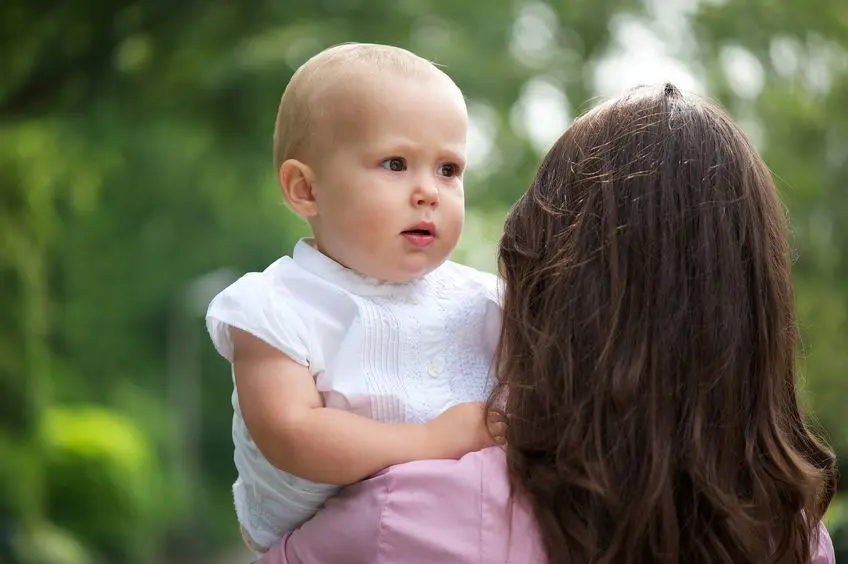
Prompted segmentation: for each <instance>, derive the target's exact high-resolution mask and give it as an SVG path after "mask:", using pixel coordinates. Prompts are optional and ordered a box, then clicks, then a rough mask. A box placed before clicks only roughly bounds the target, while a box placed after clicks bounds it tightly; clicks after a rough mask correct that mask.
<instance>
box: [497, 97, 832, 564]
mask: <svg viewBox="0 0 848 564" xmlns="http://www.w3.org/2000/svg"><path fill="white" fill-rule="evenodd" d="M500 261H501V269H502V275H503V276H504V279H505V282H506V293H505V296H504V325H503V330H502V335H501V349H500V351H501V352H500V355H499V366H500V377H499V383H498V385H497V386H496V389H495V391H494V393H493V396H492V398H490V405H491V406H503V407H504V413H505V415H506V418H507V421H508V430H507V437H506V439H507V447H506V448H507V459H508V465H509V472H510V477H511V480H512V483H513V486H514V488H515V490H516V491H517V492H518V493H519V494H520V495H524V496H527V498H528V499H529V501H530V502H531V504H532V507H533V510H534V514H535V517H536V519H537V521H538V524H539V527H540V530H541V535H542V539H543V541H544V545H545V549H546V552H547V555H548V559H549V562H550V564H602V563H603V564H649V563H650V564H664V563H668V564H680V563H685V564H707V563H709V564H717V563H722V564H746V563H750V564H763V563H767V562H775V563H793V564H794V563H805V562H809V561H810V557H811V551H812V550H813V549H814V546H815V545H814V543H816V541H817V535H816V531H817V528H816V527H817V525H818V523H819V521H820V519H821V518H822V515H823V513H824V511H825V509H826V508H827V505H828V504H829V502H830V499H831V497H832V495H833V492H834V484H835V462H834V456H833V453H832V452H831V451H830V450H829V449H828V448H827V447H826V446H825V445H824V443H822V442H820V441H819V440H818V439H816V438H815V437H814V436H813V434H812V433H811V432H810V431H809V430H808V428H807V426H806V425H805V422H804V420H803V419H802V416H801V414H800V412H799V407H798V400H797V397H796V394H797V390H796V375H795V349H796V323H795V312H794V305H793V290H792V282H791V278H790V251H789V246H788V233H787V221H786V217H785V213H784V209H783V206H782V204H781V202H780V199H779V197H778V194H777V191H776V189H775V186H774V184H773V181H772V178H771V175H770V173H769V171H768V169H767V168H766V166H765V164H764V163H763V162H762V160H761V159H760V157H759V156H758V155H757V153H756V151H755V150H754V149H753V148H752V146H751V145H750V143H749V142H748V141H747V139H746V138H745V136H744V134H743V133H742V132H741V130H740V129H739V127H738V126H737V125H736V124H734V123H733V121H732V120H731V119H730V118H729V117H728V116H727V115H726V114H725V113H724V112H723V111H721V110H720V109H718V108H717V107H715V106H713V105H711V104H709V103H707V102H705V101H702V100H700V99H697V98H690V97H687V96H684V95H682V94H681V93H680V91H679V90H677V89H676V88H675V87H674V86H672V85H666V86H665V87H664V88H663V87H660V88H641V89H637V90H634V91H631V92H630V93H628V94H627V95H625V96H624V97H622V98H619V99H617V100H614V101H612V102H609V103H607V104H605V105H603V106H601V107H599V108H597V109H595V110H594V111H592V112H590V113H589V114H587V115H585V116H583V117H581V118H580V119H578V120H577V121H576V122H575V123H574V124H573V125H572V126H571V127H570V128H569V129H568V130H567V131H566V132H565V134H564V135H563V136H562V137H561V138H560V139H559V141H557V143H556V144H555V145H554V147H553V148H552V149H551V151H550V152H549V153H548V155H547V156H546V158H545V159H544V162H543V163H542V165H541V168H540V169H539V171H538V174H537V176H536V178H535V180H534V182H533V184H532V185H531V187H530V189H529V190H528V191H527V192H526V193H525V194H524V195H523V196H522V197H521V199H520V200H519V201H518V203H517V204H516V205H515V207H514V208H513V210H512V212H511V213H510V215H509V218H508V219H507V222H506V227H505V233H504V235H503V239H502V241H501V247H500Z"/></svg>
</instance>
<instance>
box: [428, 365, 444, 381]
mask: <svg viewBox="0 0 848 564" xmlns="http://www.w3.org/2000/svg"><path fill="white" fill-rule="evenodd" d="M427 374H429V375H430V378H438V377H439V376H441V375H442V367H441V365H439V364H431V365H429V366H428V367H427Z"/></svg>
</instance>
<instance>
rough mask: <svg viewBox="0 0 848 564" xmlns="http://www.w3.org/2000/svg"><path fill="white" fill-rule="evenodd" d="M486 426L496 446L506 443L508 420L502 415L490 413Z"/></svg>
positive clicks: (487, 416)
mask: <svg viewBox="0 0 848 564" xmlns="http://www.w3.org/2000/svg"><path fill="white" fill-rule="evenodd" d="M486 425H487V427H488V429H489V433H491V435H492V438H493V439H494V441H495V444H497V445H502V444H504V443H505V442H506V420H505V419H504V417H503V415H502V414H501V413H498V412H495V411H490V412H489V413H488V414H487V415H486Z"/></svg>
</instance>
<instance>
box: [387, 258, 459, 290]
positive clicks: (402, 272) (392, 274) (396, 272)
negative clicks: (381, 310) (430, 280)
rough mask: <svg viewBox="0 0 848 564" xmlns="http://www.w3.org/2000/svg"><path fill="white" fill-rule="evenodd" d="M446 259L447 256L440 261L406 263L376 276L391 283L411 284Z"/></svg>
mask: <svg viewBox="0 0 848 564" xmlns="http://www.w3.org/2000/svg"><path fill="white" fill-rule="evenodd" d="M445 260H447V257H445V258H444V259H442V260H440V261H432V260H431V261H422V262H421V263H420V264H405V265H402V266H400V267H399V268H396V269H391V270H390V271H386V270H383V271H382V272H380V273H379V275H378V276H375V278H378V279H380V280H383V281H384V282H388V283H390V284H410V283H412V282H415V281H416V280H420V279H421V278H424V277H425V276H427V275H428V274H430V273H431V272H433V271H434V270H436V269H437V268H439V266H441V265H442V263H444V262H445Z"/></svg>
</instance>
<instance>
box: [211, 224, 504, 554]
mask: <svg viewBox="0 0 848 564" xmlns="http://www.w3.org/2000/svg"><path fill="white" fill-rule="evenodd" d="M500 317H501V316H500V300H499V286H498V280H497V278H496V277H495V276H493V275H491V274H487V273H483V272H480V271H477V270H474V269H472V268H469V267H466V266H462V265H459V264H456V263H453V262H450V261H448V262H445V263H444V264H442V265H441V266H440V267H439V268H437V269H436V270H434V271H433V272H431V273H430V274H428V275H427V276H425V277H423V278H421V279H418V280H416V281H413V282H410V283H408V284H390V283H384V282H380V281H377V280H374V279H370V278H367V277H364V276H361V275H359V274H357V273H355V272H353V271H351V270H348V269H346V268H344V267H342V266H341V265H339V264H338V263H336V262H334V261H333V260H332V259H330V258H328V257H327V256H325V255H323V254H322V253H320V252H319V251H318V250H317V249H315V248H314V246H313V243H312V242H311V241H310V240H306V239H305V240H301V241H300V242H298V244H297V245H296V246H295V249H294V252H293V254H292V257H291V258H289V257H283V258H280V259H279V260H277V261H276V262H274V263H273V264H271V265H270V266H269V267H268V268H267V269H265V271H263V272H255V273H250V274H247V275H245V276H243V277H242V278H240V279H239V280H237V281H236V282H234V283H233V284H232V285H230V286H229V287H228V288H226V289H225V290H224V291H222V292H221V293H220V294H218V295H217V296H216V297H215V298H214V299H213V300H212V302H211V304H210V305H209V310H208V312H207V316H206V322H207V328H208V330H209V334H210V336H211V338H212V342H213V343H214V345H215V348H216V349H217V350H218V352H219V353H220V354H221V355H222V356H223V357H224V358H226V359H227V360H229V361H230V362H232V357H233V350H232V342H231V340H230V334H229V328H230V327H237V328H239V329H241V330H243V331H246V332H248V333H251V334H253V335H255V336H256V337H258V338H260V339H262V340H263V341H265V342H267V343H268V344H270V345H272V346H273V347H276V348H277V349H279V350H280V351H282V352H283V353H284V354H286V355H287V356H289V357H290V358H291V359H292V360H294V361H296V362H298V363H300V364H303V365H304V366H307V367H308V369H309V372H310V373H311V374H312V376H313V377H314V378H315V383H316V386H317V388H318V391H319V392H320V394H321V396H322V398H323V400H324V404H325V405H326V406H327V407H334V408H338V409H344V410H346V411H352V412H354V413H358V414H361V415H364V416H366V417H370V418H373V419H376V420H379V421H384V422H414V423H423V422H427V421H430V420H432V419H433V418H435V417H436V416H437V415H439V414H440V413H441V412H443V411H444V410H445V409H447V408H449V407H451V406H453V405H456V404H458V403H462V402H466V401H480V400H483V399H485V398H486V396H487V394H488V392H489V390H490V389H491V378H490V372H491V370H492V362H493V356H494V351H495V346H496V344H497V339H498V334H499V332H500ZM232 404H233V412H234V415H233V443H234V447H235V455H234V459H235V464H236V468H237V470H238V474H239V477H238V479H237V480H236V483H235V484H234V486H233V492H234V496H235V504H236V513H237V515H238V519H239V522H240V523H241V525H242V527H244V529H245V530H246V532H247V533H248V534H249V535H250V537H251V538H252V539H253V540H254V541H256V542H257V543H258V544H260V545H261V546H264V547H269V546H270V545H271V544H273V543H274V542H276V541H277V540H278V539H279V538H280V537H281V536H282V535H283V534H284V533H285V532H287V531H290V530H292V529H294V528H296V527H297V526H299V525H300V524H301V523H303V522H304V521H306V520H307V519H308V518H309V517H311V516H312V515H313V514H314V513H315V512H316V511H317V510H318V509H320V507H321V506H322V505H323V503H324V501H326V499H328V498H329V497H330V496H332V495H333V494H334V493H335V492H336V491H337V488H336V487H335V486H331V485H327V484H316V483H313V482H310V481H308V480H304V479H302V478H299V477H296V476H293V475H291V474H287V473H285V472H282V471H280V470H278V469H276V468H275V467H274V466H272V465H271V464H270V463H269V462H268V461H267V460H266V459H265V457H264V456H262V454H261V453H260V452H259V450H258V449H257V447H256V445H255V444H254V442H253V440H252V439H251V437H250V433H249V432H248V430H247V427H246V426H245V424H244V420H243V419H242V416H241V411H240V409H239V403H238V394H237V393H236V391H235V388H234V390H233V396H232Z"/></svg>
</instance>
